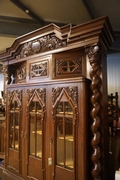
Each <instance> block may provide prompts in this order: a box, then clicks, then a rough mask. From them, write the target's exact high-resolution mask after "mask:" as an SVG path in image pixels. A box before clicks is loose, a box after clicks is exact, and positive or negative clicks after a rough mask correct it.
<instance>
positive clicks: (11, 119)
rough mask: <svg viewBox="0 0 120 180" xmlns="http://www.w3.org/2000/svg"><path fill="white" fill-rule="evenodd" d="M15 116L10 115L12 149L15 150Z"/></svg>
mask: <svg viewBox="0 0 120 180" xmlns="http://www.w3.org/2000/svg"><path fill="white" fill-rule="evenodd" d="M13 119H14V114H13V113H11V114H10V148H14V139H13V138H14V124H13Z"/></svg>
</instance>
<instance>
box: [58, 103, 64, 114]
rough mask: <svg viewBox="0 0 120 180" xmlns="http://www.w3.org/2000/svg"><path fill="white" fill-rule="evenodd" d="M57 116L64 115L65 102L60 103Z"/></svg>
mask: <svg viewBox="0 0 120 180" xmlns="http://www.w3.org/2000/svg"><path fill="white" fill-rule="evenodd" d="M57 114H64V109H63V102H59V104H58V107H57Z"/></svg>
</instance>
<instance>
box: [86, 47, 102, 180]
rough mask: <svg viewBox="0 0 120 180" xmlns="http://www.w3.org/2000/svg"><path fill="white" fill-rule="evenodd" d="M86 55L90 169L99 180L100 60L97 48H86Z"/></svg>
mask: <svg viewBox="0 0 120 180" xmlns="http://www.w3.org/2000/svg"><path fill="white" fill-rule="evenodd" d="M85 52H86V54H87V55H88V58H89V62H90V64H91V70H90V77H91V80H92V83H91V90H92V97H91V102H92V110H91V117H92V121H93V122H92V126H91V132H92V134H93V138H92V141H91V146H92V149H93V153H92V155H91V160H92V163H93V165H94V167H93V169H92V172H91V173H92V176H93V179H94V180H96V179H99V180H100V172H101V163H100V156H101V152H100V132H99V127H100V121H101V117H100V107H101V104H100V97H101V91H100V89H101V85H102V84H101V77H100V73H101V59H100V55H101V53H100V50H99V46H98V45H95V46H91V47H89V48H86V50H85Z"/></svg>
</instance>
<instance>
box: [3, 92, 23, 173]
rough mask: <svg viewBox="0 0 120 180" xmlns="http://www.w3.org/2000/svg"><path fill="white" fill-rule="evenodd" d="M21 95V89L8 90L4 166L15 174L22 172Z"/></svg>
mask: <svg viewBox="0 0 120 180" xmlns="http://www.w3.org/2000/svg"><path fill="white" fill-rule="evenodd" d="M22 94H23V91H22V90H21V89H19V90H18V89H8V98H7V101H8V106H7V127H8V129H7V139H8V141H7V144H6V162H7V163H6V166H7V168H8V169H10V170H11V171H12V172H14V173H16V174H21V171H22V170H21V162H22V161H21V160H22V154H21V153H22V146H21V144H22V141H21V134H20V132H21V127H22Z"/></svg>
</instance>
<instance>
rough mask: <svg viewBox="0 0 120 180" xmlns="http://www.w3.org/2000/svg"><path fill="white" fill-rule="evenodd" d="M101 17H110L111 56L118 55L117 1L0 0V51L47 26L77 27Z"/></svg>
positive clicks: (119, 22)
mask: <svg viewBox="0 0 120 180" xmlns="http://www.w3.org/2000/svg"><path fill="white" fill-rule="evenodd" d="M101 16H108V17H109V19H110V22H111V25H112V28H113V30H114V34H115V38H116V41H115V43H114V44H113V45H112V47H111V48H110V52H120V20H119V18H120V0H97V1H95V0H0V51H3V50H4V49H6V48H7V47H9V46H11V45H12V43H13V41H14V40H15V38H17V37H18V36H21V35H23V34H25V33H28V32H30V31H33V30H35V29H37V28H40V27H42V26H45V25H46V24H49V23H55V24H56V25H59V26H62V25H65V24H69V23H71V24H73V25H77V24H81V23H85V22H87V21H90V20H92V19H95V18H99V17H101Z"/></svg>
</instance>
